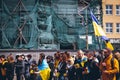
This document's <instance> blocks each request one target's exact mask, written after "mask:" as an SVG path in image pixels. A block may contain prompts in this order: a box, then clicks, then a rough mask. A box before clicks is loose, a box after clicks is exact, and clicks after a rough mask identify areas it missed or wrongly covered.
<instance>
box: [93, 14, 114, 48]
mask: <svg viewBox="0 0 120 80" xmlns="http://www.w3.org/2000/svg"><path fill="white" fill-rule="evenodd" d="M91 18H92V23H93V27H94V33H95V35H96V36H98V37H101V38H102V39H103V40H104V41H105V44H106V47H107V48H109V49H111V50H114V48H113V46H112V44H111V43H110V42H109V38H107V37H106V34H105V32H104V30H103V29H102V27H101V26H100V25H99V24H98V20H97V18H96V17H95V16H94V15H93V13H92V12H91Z"/></svg>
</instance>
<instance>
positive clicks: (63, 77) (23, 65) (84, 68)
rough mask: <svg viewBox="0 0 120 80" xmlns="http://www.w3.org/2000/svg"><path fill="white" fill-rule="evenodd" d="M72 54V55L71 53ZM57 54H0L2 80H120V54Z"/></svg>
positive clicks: (107, 52)
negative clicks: (35, 55) (36, 55)
mask: <svg viewBox="0 0 120 80" xmlns="http://www.w3.org/2000/svg"><path fill="white" fill-rule="evenodd" d="M71 54H72V53H71ZM71 54H70V53H69V52H67V51H65V52H60V51H57V52H56V53H55V54H54V55H48V56H46V55H45V54H44V53H40V54H39V60H38V61H36V60H34V59H33V58H32V55H31V54H28V55H26V56H25V55H23V54H22V55H16V56H15V57H14V56H13V55H12V54H9V55H8V56H5V55H0V80H14V76H15V75H16V80H120V78H119V77H120V74H119V68H120V67H119V63H120V53H119V52H118V51H115V52H112V51H111V50H110V49H109V48H105V49H103V50H101V51H92V50H86V51H82V50H78V51H77V52H76V55H71Z"/></svg>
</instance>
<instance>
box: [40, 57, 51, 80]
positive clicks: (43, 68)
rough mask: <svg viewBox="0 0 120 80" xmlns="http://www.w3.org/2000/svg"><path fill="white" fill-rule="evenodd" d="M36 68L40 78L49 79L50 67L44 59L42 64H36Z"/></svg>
mask: <svg viewBox="0 0 120 80" xmlns="http://www.w3.org/2000/svg"><path fill="white" fill-rule="evenodd" d="M38 69H39V72H40V76H41V78H42V80H49V78H50V68H49V65H48V64H47V61H46V60H45V59H44V60H43V61H42V64H40V65H38Z"/></svg>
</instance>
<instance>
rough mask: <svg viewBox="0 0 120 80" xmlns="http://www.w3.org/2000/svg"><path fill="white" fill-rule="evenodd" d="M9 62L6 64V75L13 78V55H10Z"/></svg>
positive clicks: (8, 79) (10, 79)
mask: <svg viewBox="0 0 120 80" xmlns="http://www.w3.org/2000/svg"><path fill="white" fill-rule="evenodd" d="M7 60H8V63H7V64H6V77H7V80H13V78H14V67H15V62H14V58H13V56H8V58H7Z"/></svg>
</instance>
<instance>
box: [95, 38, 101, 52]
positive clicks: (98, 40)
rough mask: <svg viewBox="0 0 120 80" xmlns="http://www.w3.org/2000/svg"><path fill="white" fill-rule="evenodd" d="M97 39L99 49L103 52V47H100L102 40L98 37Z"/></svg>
mask: <svg viewBox="0 0 120 80" xmlns="http://www.w3.org/2000/svg"><path fill="white" fill-rule="evenodd" d="M96 38H97V42H98V47H99V50H102V47H101V45H100V39H99V37H98V36H96Z"/></svg>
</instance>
